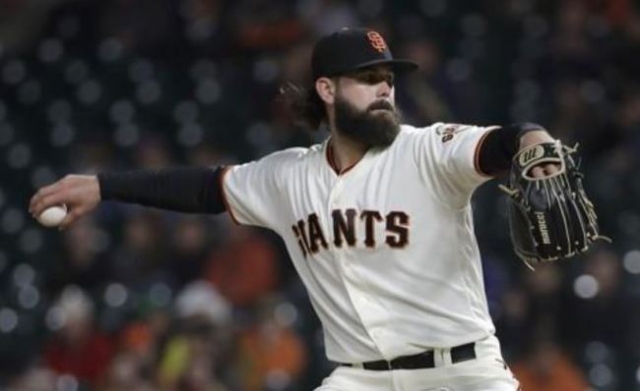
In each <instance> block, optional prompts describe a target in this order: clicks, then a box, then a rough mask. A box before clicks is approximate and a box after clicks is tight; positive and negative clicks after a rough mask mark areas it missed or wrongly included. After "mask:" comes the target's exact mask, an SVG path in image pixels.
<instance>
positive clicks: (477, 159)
mask: <svg viewBox="0 0 640 391" xmlns="http://www.w3.org/2000/svg"><path fill="white" fill-rule="evenodd" d="M494 131H495V129H492V130H489V131H488V132H485V133H484V134H483V135H482V137H480V140H478V143H477V144H476V149H475V151H474V153H473V167H474V168H475V170H476V172H477V173H478V174H479V175H480V176H483V177H485V178H492V175H491V174H488V173H486V172H484V171H482V168H480V151H481V150H482V146H483V144H484V141H485V140H486V139H487V136H488V135H489V133H491V132H494Z"/></svg>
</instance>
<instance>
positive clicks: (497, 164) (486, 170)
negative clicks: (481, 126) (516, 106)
mask: <svg viewBox="0 0 640 391" xmlns="http://www.w3.org/2000/svg"><path fill="white" fill-rule="evenodd" d="M534 130H545V128H544V127H542V126H540V125H538V124H534V123H530V122H525V123H518V124H511V125H505V126H502V127H500V128H498V129H495V130H492V131H490V132H489V134H487V136H486V137H485V138H484V140H483V141H482V145H480V152H479V153H480V155H479V158H478V168H479V169H480V171H481V172H482V173H483V174H486V175H490V176H501V175H505V174H507V173H508V172H509V169H510V168H511V159H513V156H515V154H516V152H518V150H519V149H520V138H521V137H522V136H523V135H524V134H525V133H527V132H531V131H534Z"/></svg>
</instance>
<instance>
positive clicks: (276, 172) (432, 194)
mask: <svg viewBox="0 0 640 391" xmlns="http://www.w3.org/2000/svg"><path fill="white" fill-rule="evenodd" d="M416 68H417V66H416V65H415V64H414V63H412V62H410V61H407V60H399V59H394V58H393V56H392V54H391V52H390V50H389V48H388V47H387V44H386V42H385V40H384V39H383V37H382V36H381V35H380V34H379V33H377V32H375V31H372V30H368V29H360V28H353V29H342V30H340V31H337V32H335V33H333V34H331V35H328V36H326V37H323V38H322V39H320V40H319V41H318V42H317V43H316V45H315V47H314V51H313V56H312V74H313V83H312V85H311V86H310V88H308V89H303V88H293V87H291V86H290V87H289V88H288V89H286V90H285V94H287V96H288V97H289V98H292V102H293V105H292V107H294V108H296V109H297V110H298V114H299V115H300V116H301V117H302V118H303V119H305V120H306V121H307V122H308V123H309V124H310V125H311V126H314V127H317V126H318V125H319V124H321V123H325V124H326V126H327V127H328V129H329V130H330V136H329V137H328V138H327V139H326V140H325V141H324V142H323V143H321V144H318V145H313V146H311V147H310V148H292V149H287V150H283V151H280V152H276V153H273V154H271V155H269V156H266V157H264V158H262V159H260V160H257V161H254V162H250V163H247V164H241V165H235V166H227V167H218V168H215V169H212V168H198V167H194V168H188V167H185V168H172V169H163V170H153V171H133V172H125V173H102V174H98V175H97V176H82V175H70V176H67V177H65V178H63V179H62V180H59V181H58V182H56V183H54V184H52V185H50V186H46V187H43V188H41V189H39V190H38V192H37V193H36V194H35V195H34V196H33V198H32V200H31V203H30V211H31V213H32V214H33V215H35V216H37V215H39V213H40V212H41V211H43V210H44V209H45V208H47V207H49V206H52V205H56V204H66V205H67V206H68V208H69V214H68V215H67V217H66V218H65V220H64V221H63V223H62V228H65V227H67V226H69V225H70V224H72V223H73V222H74V221H76V220H77V219H78V218H79V217H80V216H82V215H84V214H86V213H88V212H90V211H91V210H93V209H94V208H95V207H96V206H97V205H98V204H99V202H100V201H101V200H117V201H121V202H129V203H138V204H142V205H147V206H153V207H159V208H164V209H170V210H175V211H183V212H192V213H222V212H225V211H226V212H228V213H230V215H231V216H232V217H233V219H234V220H235V222H236V223H238V224H249V225H256V226H260V227H266V228H269V229H271V230H273V231H275V232H277V233H278V234H279V235H280V236H281V237H282V239H283V240H284V243H285V244H286V247H287V249H288V252H289V254H290V257H291V259H292V261H293V263H294V265H295V267H296V269H297V272H298V274H299V275H300V278H301V279H302V281H303V282H304V284H305V286H306V288H307V290H308V292H309V296H310V299H311V303H312V305H313V307H314V309H315V311H316V312H317V314H318V316H319V318H320V320H321V322H322V326H323V330H324V340H325V346H326V353H327V357H328V358H329V360H331V361H333V362H335V363H337V367H336V369H335V371H333V372H332V374H331V375H330V376H329V377H327V378H326V379H325V380H324V381H323V383H322V385H320V386H319V387H318V388H317V390H318V391H362V390H367V391H392V390H393V391H427V390H441V391H445V390H449V391H515V390H517V389H518V388H519V385H518V382H517V380H516V379H515V378H514V377H513V376H512V374H511V372H510V371H509V369H508V367H507V365H506V364H505V363H504V361H503V359H502V356H501V351H500V345H499V342H498V340H497V338H496V337H495V336H494V326H493V323H492V321H491V318H490V316H489V312H488V306H487V300H486V297H485V292H484V285H483V280H482V267H481V262H480V253H479V250H478V246H477V243H476V239H475V237H474V229H473V222H472V211H471V206H470V199H471V196H472V193H473V191H474V189H475V188H476V187H478V186H479V185H480V184H481V183H483V182H485V181H487V180H488V179H490V178H491V177H493V176H496V175H498V174H500V173H503V172H505V171H507V170H508V169H509V167H510V165H511V163H512V158H513V156H514V155H515V154H516V153H517V152H518V151H520V150H522V149H524V148H528V147H531V146H534V145H537V144H539V143H546V142H553V141H554V140H553V139H552V138H551V136H550V135H549V134H548V133H547V132H546V131H545V130H544V129H543V128H542V127H540V126H538V125H534V124H516V125H509V126H494V127H482V126H470V125H459V124H445V123H436V124H432V125H430V126H426V127H414V126H409V125H404V124H400V121H399V115H398V112H397V109H396V106H395V102H394V78H395V77H396V76H399V75H402V74H404V73H406V72H410V71H414V70H415V69H416ZM557 169H558V168H557V166H556V165H554V164H545V165H537V166H536V167H535V168H534V169H533V170H532V175H533V176H534V177H545V176H549V175H553V174H554V172H555V171H556V170H557Z"/></svg>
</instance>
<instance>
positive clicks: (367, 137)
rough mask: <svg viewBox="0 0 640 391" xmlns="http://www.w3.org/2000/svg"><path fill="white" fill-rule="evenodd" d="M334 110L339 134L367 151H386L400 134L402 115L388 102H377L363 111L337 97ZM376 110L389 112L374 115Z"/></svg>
mask: <svg viewBox="0 0 640 391" xmlns="http://www.w3.org/2000/svg"><path fill="white" fill-rule="evenodd" d="M334 108H335V126H336V129H337V131H338V133H340V134H341V135H343V136H345V137H347V138H349V139H350V140H351V141H354V142H356V143H359V144H361V145H362V146H364V147H365V148H366V149H385V148H387V147H388V146H389V145H391V144H392V143H393V141H394V140H395V139H396V136H398V133H399V132H400V114H399V113H398V111H397V110H396V108H395V107H393V106H392V105H391V103H389V102H387V101H384V100H380V101H375V102H373V103H372V104H371V105H369V107H367V109H366V110H364V111H362V110H358V109H357V108H356V107H354V106H353V105H352V104H351V103H349V102H347V101H346V100H345V99H343V98H342V97H340V96H336V100H335V105H334ZM375 109H386V110H389V111H388V112H386V113H384V114H383V113H376V114H374V113H372V111H373V110H375Z"/></svg>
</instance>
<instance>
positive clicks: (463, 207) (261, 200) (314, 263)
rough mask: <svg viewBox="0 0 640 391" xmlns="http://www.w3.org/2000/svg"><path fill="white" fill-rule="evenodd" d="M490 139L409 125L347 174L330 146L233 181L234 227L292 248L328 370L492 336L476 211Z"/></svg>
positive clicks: (237, 173) (462, 130)
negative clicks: (275, 237)
mask: <svg viewBox="0 0 640 391" xmlns="http://www.w3.org/2000/svg"><path fill="white" fill-rule="evenodd" d="M491 129H492V128H483V127H476V126H466V125H454V124H442V123H438V124H434V125H432V126H429V127H426V128H415V127H412V126H407V125H403V126H402V128H401V131H400V133H399V134H398V137H397V138H396V140H395V141H394V142H393V144H392V145H391V146H390V147H389V148H387V149H385V150H382V151H369V152H367V153H366V154H365V155H364V157H363V158H362V159H361V160H360V161H359V162H358V163H357V164H355V166H353V167H352V168H351V169H348V170H346V171H345V172H343V173H341V174H337V173H336V172H335V171H334V169H333V168H332V166H331V164H330V159H331V156H330V148H329V143H330V140H327V141H325V142H324V143H322V144H318V145H314V146H312V147H311V148H293V149H287V150H284V151H280V152H276V153H274V154H271V155H269V156H266V157H264V158H263V159H261V160H258V161H255V162H251V163H247V164H243V165H238V166H232V167H230V168H229V169H228V170H227V171H226V172H225V174H224V177H223V189H224V190H223V191H224V194H225V198H226V202H227V208H228V210H229V212H230V213H231V215H232V217H233V218H234V220H236V222H238V223H240V224H251V225H257V226H261V227H267V228H270V229H272V230H274V231H275V232H277V233H278V234H279V235H280V236H281V237H282V238H283V239H284V242H285V244H286V246H287V249H288V251H289V254H290V256H291V259H292V260H293V263H294V264H295V267H296V269H297V271H298V273H299V275H300V277H301V279H302V281H303V282H304V284H305V286H306V288H307V290H308V292H309V296H310V298H311V302H312V304H313V306H314V308H315V310H316V312H317V313H318V316H319V318H320V320H321V322H322V325H323V329H324V337H325V345H326V352H327V356H328V358H329V359H330V360H332V361H336V362H344V363H357V362H364V361H371V360H380V359H387V360H390V359H393V358H395V357H398V356H403V355H410V354H416V353H419V352H422V351H424V350H427V349H429V348H436V347H451V346H456V345H460V344H464V343H467V342H471V341H476V340H479V339H481V338H484V337H487V336H489V335H491V334H493V332H494V326H493V323H492V321H491V318H490V316H489V313H488V306H487V300H486V296H485V292H484V283H483V278H482V267H481V263H480V254H479V250H478V246H477V243H476V239H475V235H474V231H473V223H472V211H471V206H470V199H471V195H472V192H473V190H474V189H475V188H476V187H477V186H478V185H480V184H481V183H482V182H484V181H485V180H487V179H489V178H488V177H487V176H483V175H482V174H481V173H479V172H478V170H477V168H476V165H477V161H476V159H477V149H478V148H477V147H478V145H480V144H481V140H482V138H483V136H485V135H486V134H487V133H488V131H489V130H491Z"/></svg>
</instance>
